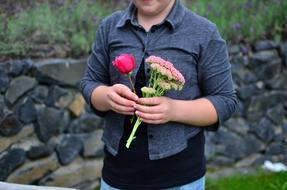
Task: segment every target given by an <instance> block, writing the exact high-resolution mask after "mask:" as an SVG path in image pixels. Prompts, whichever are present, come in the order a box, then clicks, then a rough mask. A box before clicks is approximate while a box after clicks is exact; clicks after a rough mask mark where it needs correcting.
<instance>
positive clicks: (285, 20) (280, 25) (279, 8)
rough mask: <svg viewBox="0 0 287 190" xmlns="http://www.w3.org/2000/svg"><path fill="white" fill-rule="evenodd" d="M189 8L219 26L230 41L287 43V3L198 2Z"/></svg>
mask: <svg viewBox="0 0 287 190" xmlns="http://www.w3.org/2000/svg"><path fill="white" fill-rule="evenodd" d="M188 2H189V3H187V4H188V7H189V8H190V9H191V10H193V11H194V12H196V13H198V14H199V15H202V16H204V17H206V18H208V19H209V20H211V21H212V22H214V23H216V24H217V26H218V28H219V30H220V32H221V34H222V35H223V37H224V38H225V39H227V40H228V41H233V42H238V41H247V42H253V41H256V40H258V39H264V38H269V39H273V40H275V41H279V40H282V39H283V35H284V33H286V27H287V11H286V10H287V1H286V0H233V1H229V0H197V1H194V2H193V1H191V2H190V1H188Z"/></svg>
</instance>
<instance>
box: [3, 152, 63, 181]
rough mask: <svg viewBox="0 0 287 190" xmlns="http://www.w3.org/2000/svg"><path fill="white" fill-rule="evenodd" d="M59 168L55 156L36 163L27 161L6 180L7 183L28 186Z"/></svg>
mask: <svg viewBox="0 0 287 190" xmlns="http://www.w3.org/2000/svg"><path fill="white" fill-rule="evenodd" d="M58 167H59V163H58V160H57V156H56V155H55V154H53V155H51V156H50V157H46V158H42V159H39V160H36V161H33V162H31V161H27V162H26V163H25V164H23V165H22V166H21V167H19V168H18V169H16V170H15V171H14V172H13V173H11V174H10V175H9V177H8V178H7V180H6V181H7V182H13V183H19V184H30V183H33V182H34V181H35V180H39V179H41V178H42V177H43V176H45V175H46V174H47V173H50V172H52V171H55V170H56V169H57V168H58Z"/></svg>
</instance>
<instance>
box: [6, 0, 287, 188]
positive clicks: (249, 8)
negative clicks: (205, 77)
mask: <svg viewBox="0 0 287 190" xmlns="http://www.w3.org/2000/svg"><path fill="white" fill-rule="evenodd" d="M182 2H183V3H184V4H185V5H186V6H187V7H188V8H189V9H191V10H192V11H194V12H196V13H197V14H199V15H201V16H204V17H206V18H208V19H209V20H211V21H212V22H214V23H215V24H216V25H217V27H218V28H219V30H220V33H221V34H222V36H223V38H224V39H225V40H226V41H227V44H228V50H229V55H230V62H231V64H232V73H233V78H234V81H235V88H236V91H237V95H238V97H239V100H240V109H239V110H238V112H237V113H236V114H235V116H234V117H233V118H231V119H230V120H228V121H227V122H226V123H225V124H224V125H223V126H222V127H221V128H220V129H219V131H218V132H216V133H211V132H207V133H206V158H207V163H208V165H207V166H208V174H207V188H206V189H212V190H217V189H220V190H225V189H226V190H227V189H228V190H229V189H232V190H237V189H240V190H245V189H246V190H247V189H248V190H250V189H256V190H261V189H262V190H268V189H270V190H287V173H286V170H287V168H286V165H287V73H286V72H287V69H286V67H287V0H233V1H229V0H182ZM128 3H129V1H128V0H46V1H44V0H0V181H7V182H14V183H21V184H33V185H43V186H45V185H50V186H61V187H75V188H79V189H87V190H88V189H95V188H97V187H98V186H99V178H100V176H101V174H100V169H101V167H102V158H103V151H102V148H103V144H102V143H101V141H100V136H101V134H102V120H101V118H99V117H97V116H95V115H94V114H93V113H92V111H91V110H89V108H88V107H87V105H85V103H84V100H83V98H82V96H81V94H80V92H79V90H78V84H79V80H80V79H81V77H82V75H83V72H84V69H85V59H86V58H87V56H88V53H89V50H90V46H91V44H92V42H93V41H94V40H95V33H96V29H97V27H98V25H99V23H100V21H101V20H102V19H103V18H104V17H106V16H108V15H109V14H111V13H112V12H113V11H116V10H121V9H123V8H125V7H126V6H127V5H128ZM191 35H192V34H191ZM263 168H265V169H263ZM278 168H279V169H278ZM284 170H285V172H284Z"/></svg>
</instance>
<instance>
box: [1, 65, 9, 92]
mask: <svg viewBox="0 0 287 190" xmlns="http://www.w3.org/2000/svg"><path fill="white" fill-rule="evenodd" d="M9 82H10V80H9V77H8V75H6V73H5V72H4V70H2V69H1V68H0V93H3V92H5V91H6V89H7V88H8V86H9Z"/></svg>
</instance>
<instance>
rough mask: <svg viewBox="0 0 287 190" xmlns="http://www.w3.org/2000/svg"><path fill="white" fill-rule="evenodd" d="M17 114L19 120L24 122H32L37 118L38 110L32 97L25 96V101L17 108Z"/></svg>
mask: <svg viewBox="0 0 287 190" xmlns="http://www.w3.org/2000/svg"><path fill="white" fill-rule="evenodd" d="M16 114H17V116H18V118H19V120H20V121H21V122H22V123H24V124H28V123H32V122H34V121H35V120H36V117H37V111H36V108H35V106H34V104H33V101H32V100H31V99H30V98H25V99H24V101H23V102H22V103H21V104H19V105H18V106H17V108H16Z"/></svg>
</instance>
